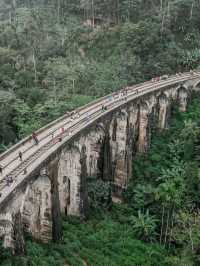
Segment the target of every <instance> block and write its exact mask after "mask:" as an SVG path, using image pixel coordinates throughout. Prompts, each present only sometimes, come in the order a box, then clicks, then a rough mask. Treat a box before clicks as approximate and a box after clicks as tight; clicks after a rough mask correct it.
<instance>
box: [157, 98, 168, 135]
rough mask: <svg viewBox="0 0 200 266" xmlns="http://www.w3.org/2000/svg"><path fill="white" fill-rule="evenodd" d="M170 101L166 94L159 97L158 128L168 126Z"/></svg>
mask: <svg viewBox="0 0 200 266" xmlns="http://www.w3.org/2000/svg"><path fill="white" fill-rule="evenodd" d="M169 109H170V101H169V99H168V98H167V96H166V95H165V94H161V96H160V97H159V98H158V125H157V127H158V129H160V130H162V129H165V128H167V126H168V116H169V112H170V110H169Z"/></svg>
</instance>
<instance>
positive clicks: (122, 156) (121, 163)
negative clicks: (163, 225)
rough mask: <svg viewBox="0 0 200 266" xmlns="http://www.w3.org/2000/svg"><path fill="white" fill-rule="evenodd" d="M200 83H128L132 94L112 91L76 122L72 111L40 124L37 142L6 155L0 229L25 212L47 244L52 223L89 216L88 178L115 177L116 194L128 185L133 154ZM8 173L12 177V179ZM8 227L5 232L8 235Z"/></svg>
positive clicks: (0, 159) (188, 76) (187, 78)
mask: <svg viewBox="0 0 200 266" xmlns="http://www.w3.org/2000/svg"><path fill="white" fill-rule="evenodd" d="M199 83H200V73H198V72H195V73H184V74H182V75H179V76H171V77H169V78H167V79H166V80H161V81H157V82H152V81H148V82H145V83H142V84H139V85H136V86H133V87H127V88H126V95H125V96H122V95H120V93H117V94H116V93H113V94H110V95H108V96H105V97H103V98H100V99H98V100H96V101H94V102H92V103H90V104H88V105H86V106H83V107H81V108H79V109H78V110H77V112H78V114H79V115H78V116H76V117H75V118H74V119H73V120H72V119H71V117H70V115H68V114H66V115H64V116H62V117H60V118H59V119H57V120H55V121H53V122H52V123H50V124H48V125H47V126H45V127H43V128H41V129H40V130H38V131H37V136H38V139H39V144H38V145H35V144H34V143H33V140H32V139H31V137H27V138H25V139H23V140H22V141H20V142H19V143H17V144H16V145H14V146H13V147H11V148H10V149H9V150H7V151H6V152H5V153H3V154H2V155H0V165H2V166H3V172H2V175H0V193H1V197H0V214H2V215H1V216H0V229H1V221H3V220H9V225H11V224H12V222H11V220H12V216H13V214H16V213H19V212H20V213H21V217H22V218H21V219H22V223H23V226H25V230H27V231H28V232H31V233H32V234H33V236H34V237H36V238H40V239H42V240H43V241H48V240H49V239H51V237H52V234H53V238H56V236H55V232H54V229H53V228H56V224H57V217H58V216H59V215H60V213H67V214H70V215H78V216H81V215H84V213H85V209H86V205H87V189H86V176H88V175H92V176H93V175H94V176H95V175H97V176H99V177H101V178H102V179H104V180H106V179H108V180H110V181H112V183H113V185H114V187H115V188H116V191H118V190H120V189H124V188H125V187H126V185H127V182H128V178H129V176H130V175H131V161H132V157H133V153H134V152H135V151H138V152H145V151H146V150H147V148H148V145H149V135H150V131H151V130H150V127H151V123H154V126H156V127H157V128H158V129H164V128H166V127H167V122H168V117H169V112H170V106H171V103H172V102H174V101H176V102H177V104H178V105H179V108H180V110H182V111H185V109H186V106H187V100H188V98H189V96H190V95H191V92H192V91H193V90H194V91H195V90H198V85H199ZM102 106H103V107H104V108H103V109H104V110H102ZM152 121H153V122H152ZM61 130H62V140H59V136H60V135H61ZM19 152H22V161H20V160H19V156H18V154H19ZM6 176H7V177H8V176H9V177H12V182H10V183H9V184H8V180H7V178H6ZM4 216H5V217H7V218H3V217H4ZM8 217H9V218H8ZM38 220H39V225H36V221H38ZM9 228H12V226H10V227H9ZM1 231H2V230H0V236H1V235H2V236H4V237H5V235H7V236H8V234H7V233H5V232H4V233H1ZM8 231H9V230H8ZM2 232H3V231H2ZM11 232H12V229H10V231H9V234H11ZM6 239H7V240H5V242H6V243H8V242H9V239H10V238H9V237H7V238H6ZM5 245H10V244H5Z"/></svg>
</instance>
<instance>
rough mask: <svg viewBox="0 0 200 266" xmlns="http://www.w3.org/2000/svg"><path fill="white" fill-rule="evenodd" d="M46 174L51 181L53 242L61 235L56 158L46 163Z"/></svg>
mask: <svg viewBox="0 0 200 266" xmlns="http://www.w3.org/2000/svg"><path fill="white" fill-rule="evenodd" d="M47 174H48V177H49V179H50V181H51V216H52V239H53V241H54V242H57V241H59V240H60V238H61V235H62V218H61V209H60V199H59V188H58V186H59V183H58V159H55V160H53V161H51V163H50V164H49V165H48V173H47Z"/></svg>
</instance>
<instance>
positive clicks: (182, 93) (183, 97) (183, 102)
mask: <svg viewBox="0 0 200 266" xmlns="http://www.w3.org/2000/svg"><path fill="white" fill-rule="evenodd" d="M189 95H190V90H189V89H188V88H187V87H186V86H184V84H181V85H180V86H179V88H178V89H177V102H178V105H179V110H180V111H181V112H185V111H186V108H187V103H188V98H189Z"/></svg>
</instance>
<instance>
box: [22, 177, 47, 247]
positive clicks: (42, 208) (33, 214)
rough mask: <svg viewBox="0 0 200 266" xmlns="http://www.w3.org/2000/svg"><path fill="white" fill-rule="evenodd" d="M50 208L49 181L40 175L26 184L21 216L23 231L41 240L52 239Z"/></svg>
mask: <svg viewBox="0 0 200 266" xmlns="http://www.w3.org/2000/svg"><path fill="white" fill-rule="evenodd" d="M51 208H52V201H51V182H50V179H49V178H48V176H47V175H42V176H39V177H38V178H37V179H36V180H35V181H34V182H33V183H32V184H29V185H28V186H27V189H26V194H25V200H24V203H23V206H22V217H23V224H24V229H25V231H26V232H29V233H30V234H32V236H33V237H34V238H35V239H40V240H42V241H43V242H48V241H49V240H51V239H52V212H51Z"/></svg>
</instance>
